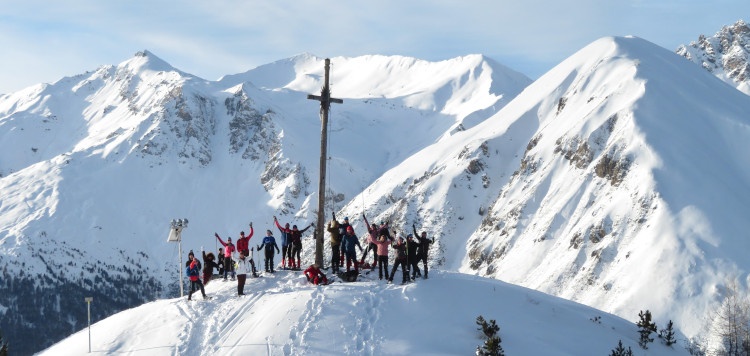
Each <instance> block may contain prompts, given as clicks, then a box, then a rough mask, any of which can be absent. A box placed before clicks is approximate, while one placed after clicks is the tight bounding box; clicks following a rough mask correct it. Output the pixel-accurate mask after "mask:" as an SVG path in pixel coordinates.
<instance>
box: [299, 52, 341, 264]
mask: <svg viewBox="0 0 750 356" xmlns="http://www.w3.org/2000/svg"><path fill="white" fill-rule="evenodd" d="M330 68H331V60H330V59H328V58H326V60H325V80H324V82H323V89H322V90H321V91H320V96H317V95H308V96H307V98H308V99H311V100H318V101H320V121H321V123H320V179H319V181H318V219H317V221H316V223H315V235H314V236H315V263H316V264H318V266H321V267H322V266H323V236H324V234H323V226H324V224H325V197H326V159H327V157H328V150H327V148H328V109H329V108H330V107H331V103H337V104H342V103H344V101H343V100H341V99H336V98H332V97H331V89H330V88H329V86H328V81H329V72H330Z"/></svg>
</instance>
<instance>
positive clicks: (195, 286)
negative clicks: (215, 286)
mask: <svg viewBox="0 0 750 356" xmlns="http://www.w3.org/2000/svg"><path fill="white" fill-rule="evenodd" d="M198 289H200V290H201V295H203V298H205V297H206V291H205V290H203V283H202V282H201V280H200V279H196V280H194V281H190V293H188V300H190V299H192V298H193V292H195V291H196V290H198Z"/></svg>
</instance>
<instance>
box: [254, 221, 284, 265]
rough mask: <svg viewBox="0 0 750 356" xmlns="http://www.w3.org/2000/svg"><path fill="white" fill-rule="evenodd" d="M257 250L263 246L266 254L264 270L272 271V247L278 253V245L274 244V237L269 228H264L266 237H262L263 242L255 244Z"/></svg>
mask: <svg viewBox="0 0 750 356" xmlns="http://www.w3.org/2000/svg"><path fill="white" fill-rule="evenodd" d="M257 248H258V251H260V249H262V248H265V250H264V251H265V254H266V259H265V263H266V272H269V273H274V270H273V249H274V248H275V249H276V253H279V245H277V244H276V239H275V238H274V237H273V233H271V230H266V237H264V238H263V242H262V243H261V245H260V246H257Z"/></svg>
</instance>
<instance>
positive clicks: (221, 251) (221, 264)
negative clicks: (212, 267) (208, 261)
mask: <svg viewBox="0 0 750 356" xmlns="http://www.w3.org/2000/svg"><path fill="white" fill-rule="evenodd" d="M216 257H217V259H218V260H217V261H216V263H217V264H218V265H219V276H223V275H224V248H223V247H219V253H218V254H216Z"/></svg>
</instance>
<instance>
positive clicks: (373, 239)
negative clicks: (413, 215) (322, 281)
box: [326, 213, 435, 283]
mask: <svg viewBox="0 0 750 356" xmlns="http://www.w3.org/2000/svg"><path fill="white" fill-rule="evenodd" d="M362 219H363V220H364V222H365V226H366V227H367V238H366V244H367V247H366V248H365V249H364V251H363V249H362V245H360V243H359V238H358V237H357V235H356V234H355V233H354V228H352V226H351V224H350V223H349V217H345V218H344V220H343V222H339V221H338V220H337V219H336V213H333V214H332V219H331V221H330V222H329V223H328V226H327V228H326V230H327V231H328V232H329V233H330V236H331V268H332V269H333V272H334V273H339V272H340V270H341V269H342V268H343V267H342V263H344V262H345V263H346V271H347V272H349V271H350V269H351V267H352V265H354V271H355V272H356V273H359V267H360V265H362V266H364V267H365V268H366V267H369V268H370V269H371V270H374V269H375V268H376V266H377V268H378V278H379V279H381V280H382V279H383V276H385V279H386V280H387V281H388V282H393V277H394V275H395V274H396V270H397V269H398V268H399V267H401V272H402V283H406V282H409V281H413V280H416V278H417V277H422V278H425V279H426V278H427V277H428V271H429V269H428V268H429V267H428V262H427V259H428V254H429V250H430V244H432V243H434V242H435V239H434V238H432V239H428V238H427V232H425V231H423V232H422V234H421V235H417V228H416V226H415V225H413V224H412V231H413V233H410V234H407V235H406V238H404V237H403V236H401V235H399V234H398V233H397V232H396V231H395V230H394V231H393V234H391V232H390V229H389V223H388V222H387V221H386V222H381V223H380V225H377V224H370V222H369V221H367V217H366V216H365V214H362ZM395 236H398V237H395ZM357 248H359V250H360V251H361V252H362V258H361V259H360V260H359V261H357V258H356V257H357V256H356V252H357V251H356V249H357ZM389 248H392V249H393V250H394V251H395V254H396V256H395V259H394V263H393V268H392V269H391V271H390V273H388V261H389V257H388V251H389ZM370 251H372V264H369V265H368V264H366V263H365V259H366V258H367V254H368V253H369V252H370ZM420 261H422V263H423V268H424V275H423V274H422V272H421V271H420V269H419V262H420ZM410 274H411V276H409V275H410Z"/></svg>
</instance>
